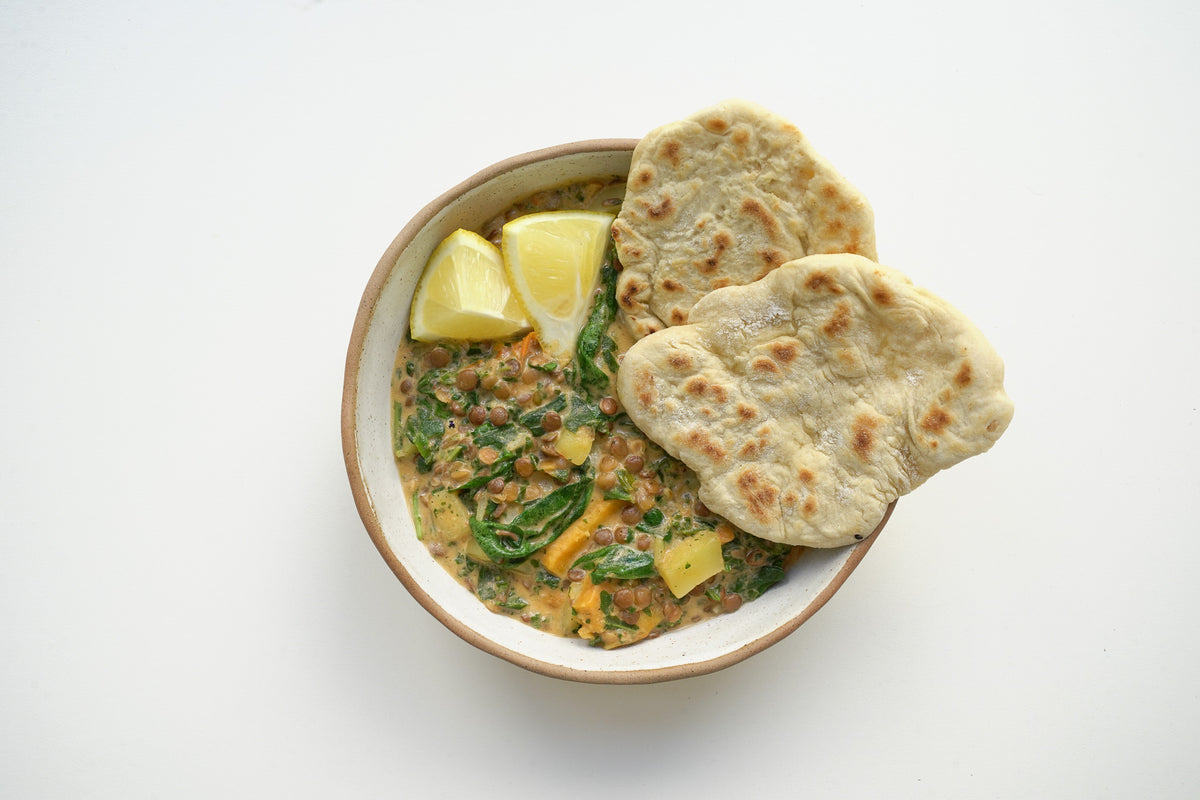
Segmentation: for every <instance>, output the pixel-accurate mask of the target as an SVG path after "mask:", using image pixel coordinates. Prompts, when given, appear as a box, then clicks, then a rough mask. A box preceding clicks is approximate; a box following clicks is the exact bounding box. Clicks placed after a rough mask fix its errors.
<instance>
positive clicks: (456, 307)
mask: <svg viewBox="0 0 1200 800" xmlns="http://www.w3.org/2000/svg"><path fill="white" fill-rule="evenodd" d="M528 328H529V323H528V322H527V321H526V319H525V315H524V313H522V311H521V306H520V305H519V304H518V302H517V300H516V298H515V297H514V296H513V292H512V288H511V287H510V286H509V283H508V278H507V277H506V276H505V272H504V259H503V258H501V256H500V249H499V248H498V247H496V245H494V244H492V243H491V242H489V241H488V240H487V239H485V238H483V237H482V236H480V235H479V234H477V233H473V232H471V231H468V230H462V229H460V230H457V231H455V232H454V233H452V234H450V235H449V236H447V237H446V238H445V239H443V240H442V243H441V244H439V245H438V246H437V248H436V249H435V250H434V251H433V255H431V256H430V257H429V261H428V262H427V263H426V264H425V271H424V272H423V273H422V274H421V280H420V282H419V283H418V284H417V291H416V293H415V294H414V295H413V305H412V313H411V314H410V316H409V331H410V333H411V334H412V338H413V339H415V340H416V341H419V342H433V341H438V340H440V339H458V340H462V341H483V340H486V339H505V338H508V337H511V336H513V335H515V334H517V333H520V332H521V331H523V330H527V329H528Z"/></svg>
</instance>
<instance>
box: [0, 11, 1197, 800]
mask: <svg viewBox="0 0 1200 800" xmlns="http://www.w3.org/2000/svg"><path fill="white" fill-rule="evenodd" d="M806 5H808V4H806V3H788V4H779V5H777V6H768V7H765V8H763V7H759V6H758V5H757V4H751V3H743V4H736V3H734V4H729V3H725V4H715V3H707V2H699V1H698V0H693V2H690V3H687V4H675V5H671V6H668V5H666V4H664V5H662V6H660V5H658V4H651V3H647V2H637V3H624V2H609V3H603V4H594V5H587V4H572V3H536V4H534V3H530V4H503V3H489V4H477V5H474V4H470V3H457V4H455V3H446V4H437V3H421V4H416V3H408V4H406V3H385V2H376V3H367V2H351V1H350V0H344V1H343V0H327V1H326V2H306V1H305V0H286V1H276V2H262V3H233V2H218V3H183V2H177V1H175V0H170V1H168V0H163V1H162V2H154V3H147V2H140V1H139V2H107V3H79V2H75V3H71V2H57V3H36V2H31V1H30V0H11V1H10V2H6V3H4V4H3V6H0V203H2V209H0V266H2V269H3V289H2V291H0V326H2V331H3V336H2V342H3V344H2V346H3V364H4V387H3V388H4V391H3V393H2V394H0V409H2V410H3V418H4V419H3V427H2V430H3V439H2V441H0V471H2V473H0V474H2V478H0V503H2V506H0V508H2V517H0V519H2V521H3V529H2V534H0V796H4V797H13V798H65V797H87V798H141V797H164V798H191V797H196V798H211V797H339V798H341V797H388V796H391V797H397V796H399V797H411V798H426V797H429V798H434V797H447V798H449V797H456V798H457V797H467V796H480V797H488V798H505V797H514V798H527V797H540V796H569V797H575V798H593V797H594V798H611V797H621V796H628V797H632V796H644V797H662V798H674V797H679V798H692V797H747V798H751V797H754V798H770V797H808V798H814V797H828V798H851V797H889V798H894V797H900V798H903V797H916V798H920V797H935V798H973V797H987V798H991V797H996V798H1015V797H1033V798H1043V797H1044V798H1099V797H1112V798H1129V797H1147V798H1149V797H1155V798H1163V797H1172V798H1174V797H1179V798H1184V797H1195V796H1197V793H1198V792H1200V760H1198V759H1197V758H1196V756H1195V749H1196V740H1197V736H1200V689H1198V688H1197V687H1198V685H1200V684H1198V682H1197V676H1198V674H1200V667H1198V666H1197V664H1198V661H1200V647H1198V645H1200V625H1198V619H1197V600H1198V599H1200V592H1198V590H1197V586H1198V581H1200V523H1198V522H1197V511H1198V510H1200V507H1198V504H1197V494H1198V489H1200V481H1198V479H1197V476H1198V471H1197V461H1196V454H1197V450H1198V449H1200V429H1198V425H1197V422H1198V419H1200V414H1198V412H1197V408H1198V407H1200V381H1198V380H1197V372H1196V367H1197V363H1198V362H1200V357H1198V354H1197V350H1198V349H1200V348H1198V346H1200V329H1198V326H1197V314H1196V308H1197V306H1196V301H1197V298H1198V297H1200V278H1198V277H1197V275H1198V266H1200V265H1198V264H1197V250H1196V242H1195V239H1196V237H1195V231H1196V229H1197V220H1198V219H1200V200H1198V198H1200V189H1198V187H1200V159H1198V156H1197V153H1198V152H1200V125H1198V120H1200V117H1198V112H1197V101H1198V100H1200V95H1198V91H1197V89H1198V85H1200V49H1198V48H1197V46H1196V42H1197V40H1198V36H1200V14H1198V12H1197V6H1196V5H1195V4H1194V3H1183V2H1174V3H1171V2H1165V0H1142V1H1141V2H1138V3H1131V2H1124V3H1120V2H1101V3H1084V2H1078V3H1066V2H1060V1H1059V0H1045V1H1044V2H1020V1H1019V2H1009V3H1000V4H989V5H988V6H987V8H988V9H989V10H987V11H978V10H971V9H976V8H980V7H982V6H980V4H971V3H958V2H947V3H940V4H939V3H927V2H919V1H918V2H910V3H876V2H863V3H823V4H821V7H820V8H818V9H812V10H809V9H806V8H805V6H806ZM503 9H507V10H503ZM517 9H524V11H518V10H517ZM772 9H773V10H772ZM733 96H741V97H745V98H747V99H751V100H755V101H757V102H760V103H762V104H764V105H766V106H768V107H770V108H772V109H773V110H775V111H777V112H779V113H781V114H783V115H784V116H787V117H788V118H790V119H792V120H793V121H794V122H796V123H797V124H798V125H799V126H800V127H801V128H802V129H803V130H804V131H805V132H806V133H807V135H808V136H809V138H810V139H811V140H812V141H813V143H814V145H815V146H816V147H818V149H820V150H821V151H822V152H823V153H824V154H825V155H826V156H827V157H828V158H829V159H830V160H831V161H832V162H833V163H834V164H835V165H836V166H837V167H838V168H839V169H840V170H841V171H842V172H843V173H844V174H845V175H846V176H847V177H848V178H849V179H850V180H851V181H852V182H854V183H855V184H856V185H857V186H858V187H859V188H860V189H862V190H863V191H864V192H865V193H866V195H867V196H868V197H869V198H870V200H871V202H872V204H873V206H874V208H875V212H876V218H877V224H878V226H877V232H878V241H879V250H880V255H881V260H882V261H884V262H886V263H889V264H891V265H892V266H894V267H897V268H899V269H901V270H903V271H905V272H906V273H908V274H909V275H910V276H911V277H912V278H913V280H914V281H915V282H917V283H918V284H921V285H924V286H927V287H929V288H931V289H933V290H934V291H936V292H937V293H939V294H941V295H942V296H944V297H946V298H947V299H949V300H950V301H951V302H953V303H955V304H956V305H957V306H959V307H960V308H962V309H963V310H964V311H966V312H967V313H968V314H970V315H971V316H972V317H973V318H974V319H975V321H976V322H977V323H978V324H979V325H980V327H981V328H982V329H983V330H984V331H985V332H986V333H987V335H988V336H989V338H990V339H991V340H992V342H993V344H994V345H995V346H996V348H997V349H998V350H999V351H1000V353H1001V355H1002V356H1003V357H1004V359H1005V361H1006V364H1007V368H1008V373H1007V387H1008V390H1009V393H1010V394H1011V395H1012V397H1013V398H1014V400H1015V402H1016V407H1017V412H1016V417H1015V419H1014V422H1013V424H1012V426H1011V428H1010V429H1009V431H1008V433H1007V434H1006V435H1005V436H1004V437H1003V438H1002V439H1001V440H1000V442H999V443H998V444H997V445H996V447H995V448H994V449H993V450H992V451H991V452H989V453H988V454H986V455H984V456H981V457H979V458H977V459H973V460H971V461H968V462H966V463H964V464H962V465H960V466H959V467H956V468H954V469H953V470H950V471H949V472H946V473H943V474H941V475H938V476H937V477H935V478H934V479H932V480H931V481H930V482H929V483H927V484H926V485H925V486H923V487H921V488H920V489H919V490H918V491H917V492H916V493H914V494H913V495H911V496H910V497H908V498H905V499H903V500H902V501H901V503H900V505H899V507H898V509H897V511H896V514H895V515H894V516H893V518H892V522H891V524H890V525H889V527H888V529H887V531H886V533H885V534H884V535H883V537H882V538H881V539H880V541H879V542H878V544H877V545H876V546H875V548H874V549H873V550H872V551H871V553H870V554H869V556H868V558H867V559H866V561H865V562H864V563H863V565H862V566H861V568H860V569H859V570H858V571H857V572H856V573H855V574H854V575H853V576H852V577H851V579H850V580H849V582H848V583H847V584H846V586H845V587H844V588H843V590H842V591H841V592H840V593H839V594H838V595H837V596H835V597H834V598H833V600H832V601H830V603H829V604H828V605H827V606H826V607H825V608H824V609H823V610H822V611H821V612H820V613H818V614H817V615H816V617H814V618H813V619H812V620H811V621H810V622H808V623H807V624H805V625H804V626H803V627H802V628H800V629H799V631H797V632H796V633H795V634H793V635H792V636H791V637H789V638H787V639H786V640H784V641H783V642H782V643H781V644H779V645H777V646H776V647H774V648H771V649H770V650H767V651H766V652H764V653H761V654H760V655H757V656H755V657H753V658H751V659H750V660H748V661H746V662H743V663H742V664H739V665H737V666H735V667H732V668H730V669H727V670H725V671H722V672H718V673H715V674H712V675H708V676H704V677H699V678H693V679H689V680H684V681H678V682H673V683H666V684H656V685H649V686H634V687H612V686H593V685H580V684H574V683H569V682H564V681H558V680H553V679H549V678H545V677H542V676H540V675H536V674H533V673H530V672H526V671H524V670H521V669H518V668H516V667H513V666H511V665H509V664H508V663H506V662H504V661H501V660H499V659H496V658H494V657H492V656H489V655H486V654H484V653H482V652H480V651H477V650H475V649H474V648H472V647H471V646H469V645H467V644H465V643H464V642H462V641H461V640H459V639H458V638H456V637H455V636H453V635H452V634H451V633H449V632H448V631H447V630H446V629H445V628H443V627H442V626H441V625H440V624H439V623H438V622H437V621H436V620H434V619H433V618H432V617H431V616H430V615H429V614H427V613H426V612H425V611H424V610H422V609H421V607H420V606H418V605H417V603H416V602H415V601H413V600H412V598H411V597H410V596H409V595H408V594H407V593H406V592H405V591H404V589H403V587H402V586H401V584H400V583H399V582H398V581H397V580H396V578H395V577H394V576H393V575H392V573H391V572H390V571H389V570H388V568H387V566H386V565H385V563H384V562H383V560H382V559H381V558H380V556H379V554H378V553H377V552H376V550H375V549H374V547H373V545H372V544H371V542H370V540H369V539H368V537H367V535H366V533H365V530H364V529H363V526H362V524H361V522H360V520H359V518H358V515H357V513H356V511H355V508H354V505H353V502H352V498H351V495H350V490H349V488H348V484H347V480H346V475H345V470H344V466H343V462H342V451H341V443H340V438H339V413H340V401H341V389H342V371H343V365H344V358H345V352H346V345H347V343H348V340H349V335H350V329H351V325H352V323H353V320H354V315H355V312H356V309H357V304H358V300H359V298H360V295H361V293H362V290H363V287H364V286H365V284H366V281H367V278H368V276H369V275H370V273H371V271H372V269H373V267H374V265H375V262H376V261H377V260H378V258H379V256H380V255H381V254H382V253H383V250H384V249H385V248H386V247H387V245H388V243H389V242H390V241H391V239H392V237H393V236H394V235H395V234H396V233H397V232H398V231H399V229H400V228H401V226H402V225H403V224H404V223H405V222H406V221H407V219H408V218H409V217H410V216H411V215H412V214H414V213H415V212H416V211H417V210H418V209H419V208H421V207H422V206H423V205H424V204H425V203H426V202H427V201H428V200H430V199H432V198H433V197H434V196H436V195H437V194H440V193H441V192H442V191H443V190H445V189H448V188H449V187H450V186H452V185H454V184H455V183H457V182H458V181H460V180H462V179H464V178H466V177H468V176H469V175H471V174H472V173H474V172H475V171H477V170H478V169H480V168H482V167H484V166H486V165H488V164H490V163H492V162H494V161H496V160H499V159H501V158H503V157H506V156H508V155H512V154H515V153H519V152H524V151H527V150H531V149H535V148H538V147H542V146H546V145H551V144H556V143H560V142H564V141H570V140H573V139H580V138H595V137H607V136H619V137H637V136H640V135H642V134H643V133H645V132H646V131H648V130H649V129H650V128H652V127H655V126H657V125H659V124H662V123H665V122H669V121H672V120H674V119H677V118H680V117H682V116H685V115H687V114H690V113H692V112H693V111H696V110H699V109H700V108H702V107H704V106H706V105H708V104H710V103H712V102H715V101H717V100H721V99H724V98H726V97H733Z"/></svg>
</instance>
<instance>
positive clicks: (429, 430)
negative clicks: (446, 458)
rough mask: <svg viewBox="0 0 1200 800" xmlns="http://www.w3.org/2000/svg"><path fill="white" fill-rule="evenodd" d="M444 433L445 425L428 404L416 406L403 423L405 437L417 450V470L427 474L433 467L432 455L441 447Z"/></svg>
mask: <svg viewBox="0 0 1200 800" xmlns="http://www.w3.org/2000/svg"><path fill="white" fill-rule="evenodd" d="M445 432H446V424H445V423H444V422H443V421H442V420H441V418H439V417H438V416H437V414H436V413H435V412H434V410H433V408H432V407H431V406H430V404H428V403H420V404H418V405H417V410H416V411H415V412H414V413H413V414H412V415H411V416H409V418H408V421H407V422H405V423H404V435H405V437H407V438H408V440H409V441H410V442H412V443H413V447H415V448H417V469H419V470H420V471H422V472H428V471H429V470H430V469H431V468H432V467H433V463H432V458H433V454H434V453H436V452H437V449H438V447H440V446H441V443H442V436H443V434H445Z"/></svg>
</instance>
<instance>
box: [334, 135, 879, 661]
mask: <svg viewBox="0 0 1200 800" xmlns="http://www.w3.org/2000/svg"><path fill="white" fill-rule="evenodd" d="M636 143H637V142H636V140H634V139H597V140H590V141H582V142H574V143H571V144H565V145H560V146H557V147H551V148H547V149H544V150H538V151H535V152H531V153H526V154H524V155H520V156H515V157H513V158H510V159H507V160H505V161H502V162H500V163H498V164H495V165H493V166H491V167H488V168H487V169H485V170H483V171H481V172H479V173H478V174H476V175H475V176H473V177H471V178H469V179H467V180H466V181H464V182H463V183H461V184H459V185H458V186H456V187H454V188H453V189H451V190H450V191H448V192H446V193H445V194H443V195H442V196H441V197H439V198H437V199H436V200H434V201H433V202H432V203H430V204H429V205H427V206H426V207H425V208H424V209H422V210H421V212H420V213H419V214H417V216H416V217H414V218H413V220H412V221H411V222H409V223H408V225H406V226H405V227H404V229H403V230H401V231H400V233H399V234H398V235H397V236H396V238H395V240H394V241H393V242H392V244H391V246H390V247H389V248H388V249H387V251H386V252H385V253H384V254H383V257H382V258H381V259H380V261H379V264H378V266H377V267H376V268H375V271H374V273H373V274H372V275H371V279H370V282H369V283H368V284H367V288H366V290H365V292H364V293H363V298H362V302H361V303H360V305H359V309H358V316H357V318H356V319H355V323H354V330H353V333H352V335H351V339H350V347H349V352H348V354H347V358H346V373H345V384H344V388H343V398H342V446H343V450H344V452H345V458H346V470H347V473H348V475H349V479H350V486H351V488H352V490H353V492H354V500H355V503H356V504H357V506H358V511H359V514H360V516H361V517H362V520H363V523H364V524H365V526H366V528H367V532H368V533H369V534H370V536H371V539H372V540H373V541H374V542H375V545H376V547H377V548H378V549H379V552H380V553H381V554H382V555H383V557H384V560H386V561H387V563H388V565H389V566H390V567H391V568H392V571H393V572H395V573H396V576H397V577H398V578H399V579H400V581H401V582H402V583H403V584H404V586H405V588H407V589H408V591H409V592H410V593H411V594H412V596H413V597H414V598H416V600H417V602H419V603H420V604H421V605H422V606H423V607H424V608H425V609H426V610H428V611H429V612H430V613H431V614H433V615H434V616H435V617H436V618H437V619H438V620H440V621H441V622H442V623H443V624H444V625H445V626H446V627H447V628H449V629H450V630H451V631H453V632H454V633H455V634H457V635H458V636H460V637H462V638H463V639H464V640H466V641H467V642H469V643H471V644H472V645H475V646H476V647H478V648H480V649H481V650H484V651H485V652H488V653H491V654H493V655H495V656H498V657H500V658H503V659H505V660H507V661H510V662H512V663H513V664H516V665H517V666H520V667H523V668H525V669H529V670H532V671H534V672H539V673H542V674H545V675H549V676H552V677H555V678H562V679H568V680H575V681H584V682H590V683H651V682H655V681H666V680H673V679H677V678H684V677H688V676H693V675H701V674H705V673H709V672H714V671H716V670H719V669H722V668H724V667H727V666H730V665H732V664H736V663H737V662H739V661H742V660H743V659H745V658H748V657H749V656H751V655H753V654H755V653H758V652H760V651H762V650H764V649H765V648H767V647H769V646H771V645H772V644H775V643H776V642H778V641H779V640H781V639H783V638H784V637H785V636H787V635H788V634H790V633H792V632H793V631H795V630H796V629H797V628H798V627H800V625H802V624H803V623H804V622H805V620H807V619H808V618H809V617H811V616H812V615H813V614H814V613H816V611H817V610H818V609H820V608H821V606H823V605H824V604H825V602H826V601H827V600H829V598H830V597H832V596H833V594H834V592H836V591H837V590H838V589H839V588H840V587H841V585H842V583H843V582H844V581H845V580H846V578H847V577H849V575H850V573H851V572H853V571H854V569H855V567H857V566H858V564H859V562H860V561H862V559H863V557H864V556H865V555H866V553H867V550H868V549H869V548H870V547H871V545H872V544H873V543H874V541H875V539H876V537H877V535H878V533H879V531H880V530H881V529H882V528H883V526H884V524H886V522H887V518H888V516H890V515H891V511H892V508H891V507H889V508H888V513H887V515H886V516H885V517H884V519H883V522H881V523H880V524H879V527H878V528H876V530H875V532H874V533H873V534H872V535H871V536H869V537H867V538H866V539H865V540H864V541H862V542H861V543H859V544H856V545H854V546H851V547H844V548H838V549H834V550H810V551H808V552H806V553H805V554H804V555H803V556H802V557H801V558H800V559H799V560H798V561H797V563H796V564H795V565H794V566H793V567H792V568H791V569H790V570H789V571H788V575H787V578H786V579H785V580H784V581H783V582H782V583H780V584H778V585H777V586H775V587H774V588H772V589H771V591H769V592H767V593H766V594H765V595H763V596H762V597H760V598H759V599H757V600H755V601H754V602H753V603H748V604H747V605H745V606H743V607H742V609H741V610H740V611H738V612H737V613H735V614H729V615H726V616H721V617H718V618H716V619H713V620H709V621H706V622H703V623H699V624H696V625H692V626H690V627H687V628H683V629H681V630H676V631H672V632H671V633H669V634H667V635H664V636H661V637H659V638H657V639H652V640H648V641H643V642H640V643H638V644H636V645H633V646H631V647H625V648H618V649H615V650H603V649H600V648H595V647H590V646H588V645H587V644H586V643H585V642H584V641H583V640H581V639H569V638H562V637H558V636H553V635H550V634H546V633H541V632H539V631H537V630H534V629H533V628H531V627H529V626H526V625H523V624H521V623H520V622H517V621H515V620H512V619H510V618H507V617H504V616H501V615H499V614H494V613H492V612H490V611H488V610H487V609H486V608H485V607H484V605H483V604H482V603H481V602H479V600H477V599H476V598H475V596H474V595H472V594H471V593H470V592H468V591H467V590H466V589H464V588H463V587H462V586H460V585H459V584H458V583H457V582H455V580H454V578H453V577H451V576H450V575H449V574H447V573H446V571H445V570H444V569H443V568H442V567H441V566H440V565H439V564H438V563H437V562H436V561H434V559H433V557H432V556H431V555H430V554H429V553H428V551H427V550H426V549H425V547H424V545H422V544H421V543H420V542H419V541H418V540H417V537H416V531H415V528H414V526H413V521H412V517H411V514H410V510H409V505H408V501H407V500H406V498H405V495H404V491H403V489H402V487H401V485H400V478H399V475H398V473H397V470H396V465H395V462H394V461H393V456H392V445H391V442H392V434H391V420H392V408H391V394H390V390H391V375H392V368H393V364H394V361H395V356H396V349H397V348H398V347H399V345H400V342H401V340H402V339H403V337H404V335H405V332H406V330H407V327H408V313H409V306H410V303H411V301H412V295H413V291H414V290H415V288H416V284H417V279H418V277H419V276H420V274H421V271H422V269H423V268H424V266H425V262H426V260H427V259H428V258H429V255H430V253H432V252H433V249H434V247H435V246H437V244H438V243H439V242H440V241H441V240H442V239H443V238H444V237H446V236H447V235H449V234H450V233H451V232H453V231H454V230H455V229H456V228H460V227H462V228H471V229H475V228H477V227H479V226H480V225H482V224H483V223H484V222H486V221H487V220H488V219H489V218H491V217H493V216H494V215H495V214H497V213H499V212H500V211H502V210H503V209H505V208H507V207H508V206H509V205H511V204H512V202H513V201H514V200H516V199H518V198H520V197H523V196H526V195H529V194H532V193H533V192H535V191H538V190H539V189H545V188H550V187H554V186H558V185H561V184H563V183H567V182H569V181H572V180H575V179H580V178H588V177H596V176H603V175H612V174H622V175H623V174H625V173H627V172H628V169H629V162H630V157H631V155H632V152H633V147H634V145H635V144H636Z"/></svg>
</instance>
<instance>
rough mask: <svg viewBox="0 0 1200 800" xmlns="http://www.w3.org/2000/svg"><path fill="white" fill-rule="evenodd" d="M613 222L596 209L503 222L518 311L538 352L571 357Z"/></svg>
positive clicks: (507, 267) (504, 248)
mask: <svg viewBox="0 0 1200 800" xmlns="http://www.w3.org/2000/svg"><path fill="white" fill-rule="evenodd" d="M613 219H614V215H612V214H605V213H602V212H599V211H542V212H538V213H534V214H526V215H525V216H523V217H517V218H516V219H513V220H511V221H509V222H507V223H505V225H504V228H503V229H502V231H501V233H500V251H501V253H502V254H503V257H504V269H505V272H506V273H507V274H508V281H509V284H510V285H511V286H512V288H513V293H514V294H515V295H516V297H517V300H518V301H519V302H520V304H521V310H522V311H524V313H525V317H526V318H527V319H528V320H529V322H530V324H531V325H532V326H533V330H534V332H535V333H537V337H538V340H539V341H540V342H541V345H542V350H544V351H545V352H547V353H549V354H550V355H551V356H553V357H555V358H558V359H559V360H561V361H569V360H570V359H571V357H572V356H573V355H574V351H575V341H576V339H578V338H579V331H580V330H581V329H582V328H583V325H584V322H586V320H587V315H588V311H589V309H590V308H591V305H592V290H593V289H594V288H595V287H596V282H597V281H598V280H599V278H600V265H601V264H602V263H603V262H604V253H605V250H607V248H608V242H609V235H610V232H609V231H610V228H611V227H612V222H613Z"/></svg>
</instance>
